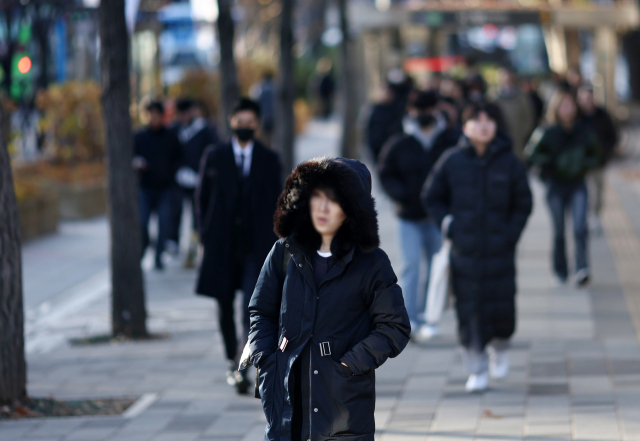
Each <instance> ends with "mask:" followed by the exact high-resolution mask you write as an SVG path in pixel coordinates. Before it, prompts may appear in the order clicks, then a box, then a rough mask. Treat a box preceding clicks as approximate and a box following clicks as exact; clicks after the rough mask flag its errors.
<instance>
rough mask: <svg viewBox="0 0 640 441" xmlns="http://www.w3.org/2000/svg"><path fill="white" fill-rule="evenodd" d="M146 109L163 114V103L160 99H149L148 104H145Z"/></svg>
mask: <svg viewBox="0 0 640 441" xmlns="http://www.w3.org/2000/svg"><path fill="white" fill-rule="evenodd" d="M147 111H148V112H158V113H160V114H162V115H164V104H162V102H161V101H151V102H150V103H149V104H147Z"/></svg>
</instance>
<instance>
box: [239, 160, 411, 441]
mask: <svg viewBox="0 0 640 441" xmlns="http://www.w3.org/2000/svg"><path fill="white" fill-rule="evenodd" d="M346 164H351V166H353V167H355V168H357V169H359V172H361V176H362V177H363V178H364V179H361V177H360V176H359V175H358V173H354V171H353V170H352V169H350V166H349V165H346ZM363 169H364V170H363ZM370 182H371V181H370V175H369V174H368V171H367V170H366V167H364V166H363V165H362V164H360V163H359V162H357V161H349V160H336V159H327V158H323V159H315V160H311V161H308V162H306V163H303V164H301V165H299V166H298V167H297V168H296V170H294V172H293V174H292V175H291V177H289V179H288V180H287V183H286V186H285V187H286V188H285V191H284V192H283V194H282V196H281V197H280V200H279V203H278V212H277V214H276V225H275V229H276V231H277V232H278V234H279V235H281V236H286V237H287V239H286V241H285V239H282V240H279V241H278V242H277V243H276V244H275V246H274V247H273V249H272V250H271V253H270V254H269V256H268V257H267V260H266V261H265V264H264V266H263V268H262V272H261V273H260V278H259V280H258V283H257V285H256V289H255V291H254V293H253V297H252V298H251V303H250V304H249V311H250V314H251V331H250V333H249V344H250V348H251V351H250V352H251V357H250V360H251V363H252V364H254V365H255V366H257V368H258V373H259V386H260V393H261V397H262V404H263V408H264V412H265V416H266V418H267V423H268V425H267V429H266V431H265V437H264V439H265V440H274V441H275V440H278V441H290V440H291V431H292V419H293V418H294V414H297V415H300V416H301V418H302V419H303V420H304V421H303V422H302V424H301V425H302V427H303V432H302V438H303V439H309V440H311V441H329V440H337V439H345V440H347V439H348V440H351V441H373V439H374V431H375V421H374V408H375V369H376V368H377V367H379V366H380V365H382V364H383V363H384V362H385V361H386V360H387V358H389V357H395V356H397V355H398V354H399V353H400V352H401V351H402V350H403V349H404V347H405V346H406V344H407V343H408V341H409V333H410V325H409V318H408V316H407V313H406V310H405V307H404V301H403V297H402V291H401V289H400V287H399V286H398V285H397V283H396V276H395V274H394V272H393V269H392V268H391V264H390V262H389V259H388V258H387V256H386V254H385V253H384V252H383V251H382V250H380V249H379V248H377V246H378V242H379V239H378V232H377V220H376V213H375V210H374V207H373V199H372V198H371V196H370V194H369V192H370V188H371V184H370ZM319 185H322V186H330V187H331V188H333V189H334V190H335V192H336V195H337V197H338V199H339V201H340V203H341V205H342V206H343V209H344V210H345V212H346V214H347V221H345V223H344V224H343V226H342V227H341V229H340V230H339V232H338V234H337V235H336V237H335V238H334V240H333V242H332V246H331V248H332V253H333V256H334V257H335V259H336V264H335V266H333V267H332V268H331V269H330V270H329V272H328V273H327V275H326V276H325V278H324V280H323V281H322V282H321V283H320V284H319V286H316V283H315V281H314V277H313V271H312V267H311V264H310V262H312V261H313V260H312V255H313V254H312V253H315V252H316V250H317V249H318V247H319V241H320V237H319V235H318V234H317V233H316V232H315V230H313V226H312V224H311V221H310V219H309V214H308V213H309V205H308V199H309V196H310V194H311V191H312V190H313V189H314V188H316V187H317V186H319ZM365 188H366V190H365ZM283 253H290V255H291V261H290V263H289V265H288V267H287V269H286V278H284V277H283V275H282V272H281V271H282V261H283ZM285 342H286V343H285ZM278 348H280V349H278ZM301 358H304V359H301ZM340 362H344V363H345V364H347V365H348V366H349V368H346V367H345V366H343V365H341V364H340ZM294 363H301V365H302V366H303V368H302V369H300V370H299V371H298V372H300V374H301V376H302V378H295V375H294V373H293V369H292V366H293V365H294ZM297 388H302V390H299V389H297ZM296 395H302V396H303V397H304V399H303V400H302V405H301V406H300V407H296V408H295V409H294V408H293V407H292V402H294V399H295V396H296ZM295 441H298V440H295Z"/></svg>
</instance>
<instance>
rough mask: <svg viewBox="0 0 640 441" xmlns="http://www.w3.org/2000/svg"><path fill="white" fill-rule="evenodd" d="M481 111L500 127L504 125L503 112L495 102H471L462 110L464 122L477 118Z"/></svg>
mask: <svg viewBox="0 0 640 441" xmlns="http://www.w3.org/2000/svg"><path fill="white" fill-rule="evenodd" d="M481 113H484V114H486V115H487V116H488V117H489V119H492V120H494V121H495V122H496V124H497V126H498V127H503V119H502V113H501V112H500V109H499V108H498V107H497V106H496V105H495V104H490V103H474V104H470V105H468V106H467V107H465V109H464V110H463V111H462V124H466V123H467V121H469V120H472V119H477V118H478V117H479V116H480V114H481Z"/></svg>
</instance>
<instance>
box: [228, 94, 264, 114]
mask: <svg viewBox="0 0 640 441" xmlns="http://www.w3.org/2000/svg"><path fill="white" fill-rule="evenodd" d="M246 110H248V111H250V112H253V113H255V114H256V117H258V118H260V104H258V103H257V102H255V101H253V100H250V99H249V98H240V100H239V101H238V103H237V104H236V106H235V107H234V108H233V112H232V113H231V114H232V115H235V114H236V113H238V112H244V111H246Z"/></svg>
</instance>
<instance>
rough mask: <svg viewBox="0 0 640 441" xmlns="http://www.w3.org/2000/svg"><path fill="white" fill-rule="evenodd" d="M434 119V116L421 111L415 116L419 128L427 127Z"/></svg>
mask: <svg viewBox="0 0 640 441" xmlns="http://www.w3.org/2000/svg"><path fill="white" fill-rule="evenodd" d="M435 121H436V117H435V116H433V115H432V114H430V113H421V114H420V115H418V116H417V117H416V122H417V123H418V125H419V126H420V128H421V129H425V128H427V127H429V126H430V125H431V124H433V123H434V122H435Z"/></svg>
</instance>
